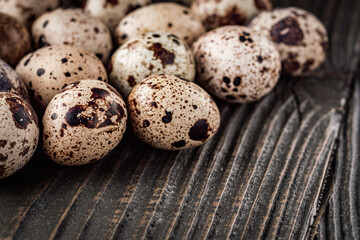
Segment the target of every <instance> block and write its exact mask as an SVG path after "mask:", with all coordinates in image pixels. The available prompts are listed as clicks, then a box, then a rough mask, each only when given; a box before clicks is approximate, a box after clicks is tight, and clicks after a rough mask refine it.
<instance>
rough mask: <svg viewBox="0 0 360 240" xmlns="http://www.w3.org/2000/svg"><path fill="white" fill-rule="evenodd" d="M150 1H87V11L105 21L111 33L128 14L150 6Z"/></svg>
mask: <svg viewBox="0 0 360 240" xmlns="http://www.w3.org/2000/svg"><path fill="white" fill-rule="evenodd" d="M150 2H151V1H150V0H121V1H109V0H87V1H86V5H85V11H86V12H88V13H90V14H91V15H92V16H94V17H97V18H98V19H100V20H101V21H103V22H104V23H105V24H106V26H108V28H109V29H110V31H111V32H114V31H115V28H116V26H117V25H118V24H119V22H120V20H121V19H122V18H123V17H125V15H126V14H128V13H130V12H132V11H134V10H135V9H137V8H140V7H142V6H145V5H146V4H149V3H150Z"/></svg>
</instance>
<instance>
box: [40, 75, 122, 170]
mask: <svg viewBox="0 0 360 240" xmlns="http://www.w3.org/2000/svg"><path fill="white" fill-rule="evenodd" d="M126 121H127V110H126V105H125V102H124V100H123V99H122V97H121V96H120V95H119V93H118V92H117V91H116V90H115V89H114V88H113V87H111V86H110V85H109V84H107V83H104V82H101V81H98V80H83V81H80V82H77V83H74V84H72V85H69V86H68V87H66V88H65V89H64V90H63V91H62V92H61V93H59V94H57V95H56V96H55V97H54V98H53V99H52V100H51V102H50V103H49V105H48V107H47V108H46V111H45V114H44V117H43V125H44V133H43V140H44V151H45V152H46V153H47V155H49V156H50V158H51V159H52V160H54V161H55V162H57V163H59V164H62V165H68V166H77V165H84V164H87V163H91V162H94V161H97V160H99V159H101V158H103V157H104V156H106V155H107V154H108V153H109V152H110V151H111V150H113V149H114V148H115V147H116V146H117V145H118V144H119V142H120V141H121V139H122V137H123V135H124V132H125V129H126Z"/></svg>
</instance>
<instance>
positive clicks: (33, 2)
mask: <svg viewBox="0 0 360 240" xmlns="http://www.w3.org/2000/svg"><path fill="white" fill-rule="evenodd" d="M59 3H60V0H0V6H1V7H0V12H3V13H6V14H9V15H11V16H13V17H15V18H16V19H17V20H19V21H20V22H21V23H23V24H24V25H25V26H27V27H29V28H30V27H31V24H32V23H33V21H34V20H35V19H36V18H37V17H38V16H40V15H41V14H43V13H44V12H46V11H49V10H51V9H55V8H57V7H58V6H59Z"/></svg>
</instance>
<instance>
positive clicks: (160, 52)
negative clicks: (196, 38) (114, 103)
mask: <svg viewBox="0 0 360 240" xmlns="http://www.w3.org/2000/svg"><path fill="white" fill-rule="evenodd" d="M109 66H110V67H109V70H111V71H110V75H109V76H110V81H111V83H112V84H113V85H114V86H115V87H116V88H117V89H118V90H119V91H120V93H121V94H122V96H124V97H127V96H128V95H129V94H130V92H131V90H132V88H133V87H134V86H135V84H137V83H139V82H140V81H141V80H143V79H144V78H146V77H148V76H151V75H156V74H164V73H167V74H174V75H178V76H181V77H183V78H186V79H189V80H190V81H194V79H195V63H194V57H193V55H192V52H191V49H190V48H189V47H188V46H187V44H186V43H185V42H184V41H183V40H182V39H180V38H178V37H177V36H175V35H173V34H170V33H166V32H147V33H143V34H142V35H141V36H137V37H134V38H132V39H130V40H129V41H127V42H126V43H124V44H123V45H122V46H121V47H120V48H119V49H118V50H117V51H116V52H115V53H114V55H113V56H112V58H111V63H110V65H109Z"/></svg>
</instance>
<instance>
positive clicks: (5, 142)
mask: <svg viewBox="0 0 360 240" xmlns="http://www.w3.org/2000/svg"><path fill="white" fill-rule="evenodd" d="M6 144H7V140H0V147H1V148H3V147H5V145H6Z"/></svg>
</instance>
